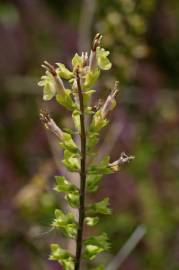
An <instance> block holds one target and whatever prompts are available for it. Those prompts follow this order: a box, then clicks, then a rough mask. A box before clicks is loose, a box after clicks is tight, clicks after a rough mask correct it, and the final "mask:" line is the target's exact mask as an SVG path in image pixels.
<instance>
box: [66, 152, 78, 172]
mask: <svg viewBox="0 0 179 270" xmlns="http://www.w3.org/2000/svg"><path fill="white" fill-rule="evenodd" d="M63 164H64V165H65V167H66V168H67V169H68V170H69V171H71V172H78V171H79V169H80V163H79V159H78V158H77V157H76V155H75V154H73V153H72V152H70V151H68V150H65V151H64V159H63Z"/></svg>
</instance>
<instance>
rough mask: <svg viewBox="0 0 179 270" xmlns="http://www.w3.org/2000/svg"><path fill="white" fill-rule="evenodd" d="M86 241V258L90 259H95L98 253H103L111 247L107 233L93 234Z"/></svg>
mask: <svg viewBox="0 0 179 270" xmlns="http://www.w3.org/2000/svg"><path fill="white" fill-rule="evenodd" d="M84 243H85V250H84V258H86V259H89V260H93V259H94V258H95V257H96V255H97V254H98V253H101V252H103V251H105V250H108V249H109V248H110V245H109V243H108V237H107V235H106V233H102V234H101V235H99V236H91V237H89V238H88V239H87V240H85V241H84Z"/></svg>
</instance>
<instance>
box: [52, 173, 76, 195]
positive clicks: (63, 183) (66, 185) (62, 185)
mask: <svg viewBox="0 0 179 270" xmlns="http://www.w3.org/2000/svg"><path fill="white" fill-rule="evenodd" d="M55 179H56V186H55V188H54V189H55V190H56V191H57V192H65V193H68V192H74V191H78V188H77V187H76V186H75V185H73V184H71V183H70V182H69V181H68V180H67V179H66V178H65V177H64V176H55Z"/></svg>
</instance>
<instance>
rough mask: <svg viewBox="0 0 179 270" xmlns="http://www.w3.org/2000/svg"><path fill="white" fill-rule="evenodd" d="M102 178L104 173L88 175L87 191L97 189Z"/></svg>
mask: <svg viewBox="0 0 179 270" xmlns="http://www.w3.org/2000/svg"><path fill="white" fill-rule="evenodd" d="M101 178H102V174H91V175H87V179H86V184H87V185H86V186H87V191H89V192H95V191H97V189H98V187H99V183H100V181H101Z"/></svg>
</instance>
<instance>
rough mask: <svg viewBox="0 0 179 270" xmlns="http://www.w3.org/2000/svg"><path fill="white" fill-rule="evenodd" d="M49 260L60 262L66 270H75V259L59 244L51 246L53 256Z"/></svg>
mask: <svg viewBox="0 0 179 270" xmlns="http://www.w3.org/2000/svg"><path fill="white" fill-rule="evenodd" d="M49 259H50V260H52V261H58V262H59V263H60V264H61V265H62V267H63V269H64V270H74V257H73V256H72V255H71V254H70V253H69V252H68V251H66V250H64V249H62V248H61V247H60V246H59V245H58V244H51V255H50V257H49Z"/></svg>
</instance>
